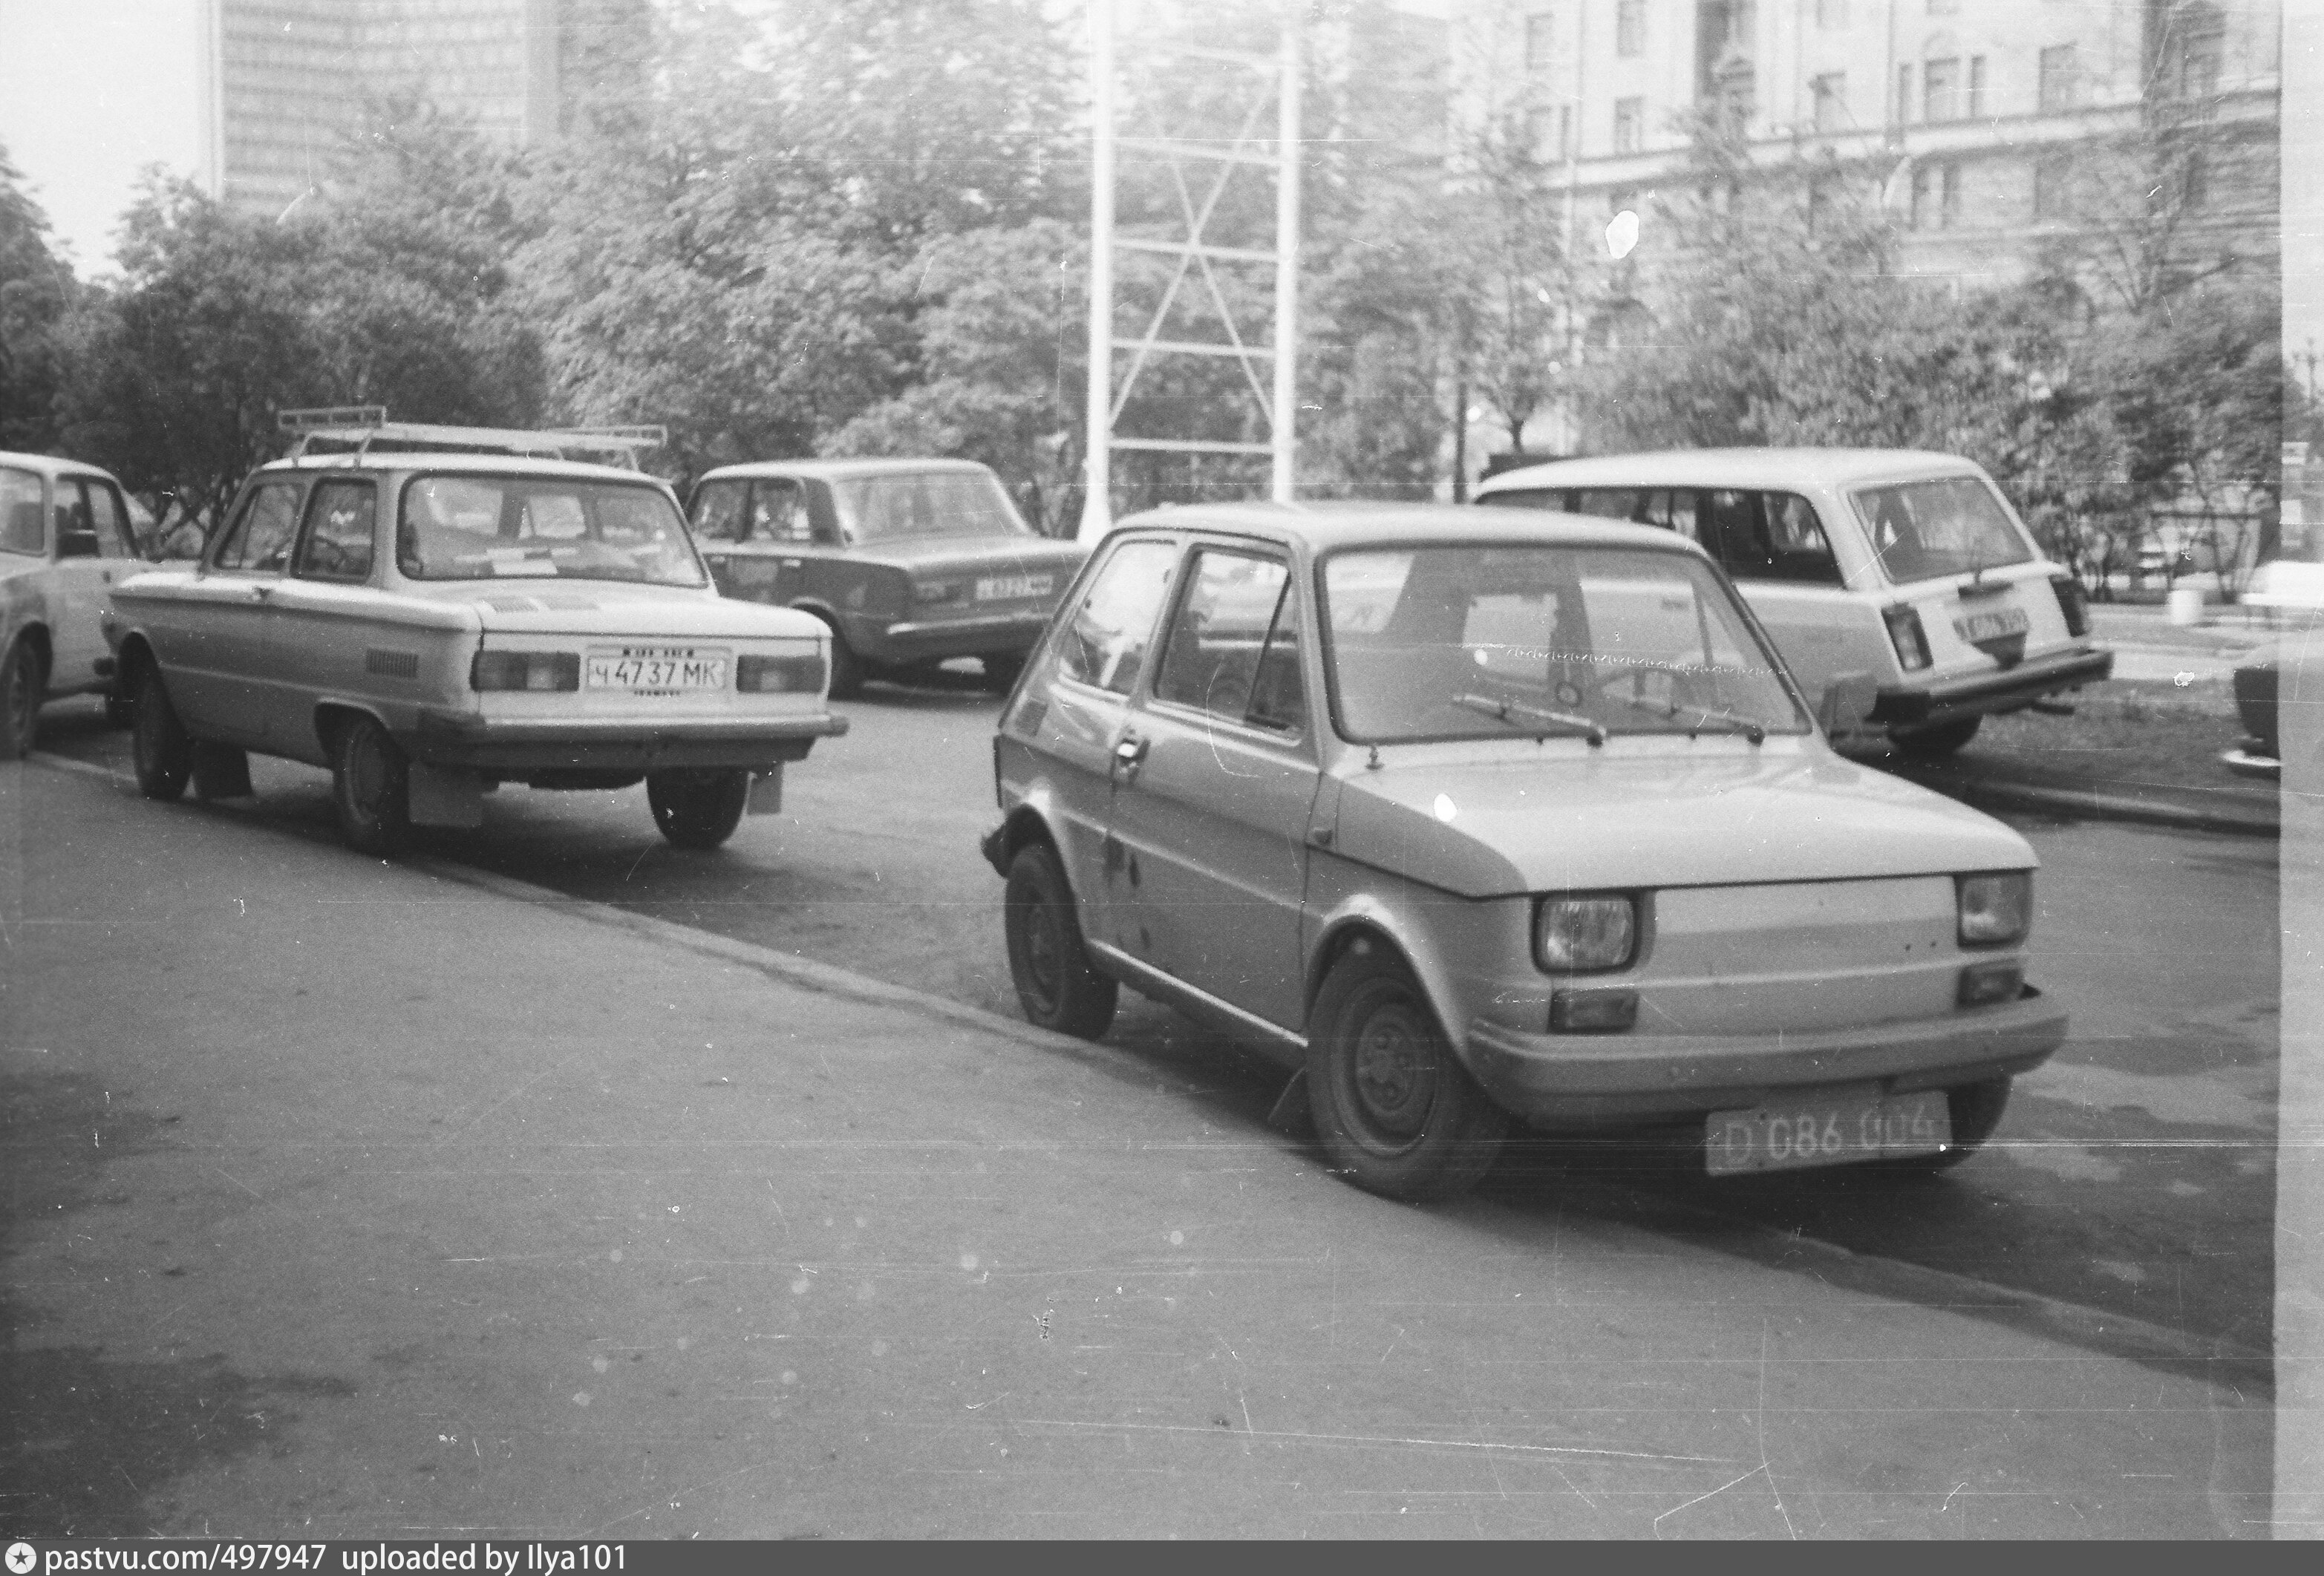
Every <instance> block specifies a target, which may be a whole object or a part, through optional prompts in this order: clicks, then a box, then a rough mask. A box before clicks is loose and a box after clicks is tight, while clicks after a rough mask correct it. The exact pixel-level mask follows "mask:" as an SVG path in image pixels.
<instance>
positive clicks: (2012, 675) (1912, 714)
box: [1869, 647, 2114, 727]
mask: <svg viewBox="0 0 2324 1576" xmlns="http://www.w3.org/2000/svg"><path fill="white" fill-rule="evenodd" d="M2113 672H2114V653H2113V652H2112V651H2109V650H2106V649H2105V648H2104V647H2098V648H2094V649H2085V650H2072V651H2061V652H2057V653H2055V654H2053V655H2052V656H2048V657H2040V658H2036V659H2033V661H2031V662H2020V663H2019V664H2018V665H2017V666H2016V667H2015V668H2002V669H2001V670H2000V671H1998V672H1994V673H1978V674H1972V675H1971V676H1970V677H1967V678H1951V679H1943V680H1939V681H1936V682H1933V683H1930V684H1926V685H1921V686H1911V687H1908V686H1902V685H1898V686H1891V687H1884V688H1883V689H1881V691H1880V692H1879V695H1878V696H1877V698H1876V699H1875V700H1874V702H1873V705H1872V711H1871V714H1870V718H1869V720H1870V721H1872V722H1875V723H1887V724H1889V725H1890V726H1892V727H1923V726H1926V725H1929V724H1932V723H1949V722H1954V721H1957V720H1959V719H1960V718H1962V717H1972V716H1984V715H1986V714H1988V713H1992V712H2007V711H2015V710H2017V709H2018V708H2019V707H2021V706H2024V705H2027V704H2028V703H2030V702H2033V701H2037V700H2040V699H2041V698H2042V697H2043V696H2045V695H2055V694H2057V693H2058V692H2059V691H2060V690H2061V689H2072V688H2074V687H2077V686H2080V685H2084V684H2095V683H2097V682H2098V680H2100V679H2102V678H2105V677H2107V676H2108V675H2110V674H2111V673H2113Z"/></svg>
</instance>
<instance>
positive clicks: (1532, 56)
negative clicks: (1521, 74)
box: [1525, 11, 1557, 71]
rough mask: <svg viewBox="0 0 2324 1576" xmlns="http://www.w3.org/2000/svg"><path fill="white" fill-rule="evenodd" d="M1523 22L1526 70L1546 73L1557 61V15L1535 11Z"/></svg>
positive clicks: (1552, 12) (1551, 12) (1550, 12)
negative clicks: (1524, 24)
mask: <svg viewBox="0 0 2324 1576" xmlns="http://www.w3.org/2000/svg"><path fill="white" fill-rule="evenodd" d="M1525 22H1526V29H1525V63H1526V70H1528V71H1546V70H1548V69H1549V68H1550V67H1551V66H1552V65H1553V64H1554V63H1555V61H1556V60H1557V13H1555V12H1554V11H1536V12H1535V13H1534V14H1532V15H1530V16H1528V17H1526V19H1525Z"/></svg>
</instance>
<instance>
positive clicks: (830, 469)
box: [702, 459, 992, 482]
mask: <svg viewBox="0 0 2324 1576" xmlns="http://www.w3.org/2000/svg"><path fill="white" fill-rule="evenodd" d="M929 471H957V472H963V473H971V474H974V475H988V476H989V475H991V474H992V468H991V466H990V465H979V464H978V463H977V462H976V461H974V460H947V459H925V460H912V459H842V460H752V461H750V462H748V463H747V464H744V465H720V466H719V467H718V468H717V469H716V470H712V471H705V472H703V473H702V480H704V481H705V482H708V481H724V480H730V479H732V478H734V477H737V476H807V477H811V478H813V479H815V480H816V481H823V482H847V481H853V480H855V479H857V478H859V477H862V476H904V475H924V474H926V473H927V472H929Z"/></svg>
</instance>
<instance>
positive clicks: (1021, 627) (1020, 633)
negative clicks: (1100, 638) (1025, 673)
mask: <svg viewBox="0 0 2324 1576" xmlns="http://www.w3.org/2000/svg"><path fill="white" fill-rule="evenodd" d="M1049 613H1050V610H1049V609H1047V608H1042V609H1040V610H1038V611H1037V612H1020V613H988V614H982V615H980V616H978V617H975V618H947V619H938V620H936V621H934V622H927V623H890V622H886V621H885V620H881V619H870V618H862V617H860V616H857V617H850V618H847V619H845V620H844V622H845V624H846V634H847V642H848V644H849V645H851V646H853V648H854V649H855V654H856V655H857V656H859V657H864V658H868V659H871V660H872V661H874V662H941V661H943V660H944V659H946V658H948V657H982V656H984V655H986V654H987V653H991V654H994V655H1001V654H1017V653H1021V652H1025V651H1029V650H1032V649H1033V644H1034V642H1035V641H1038V640H1039V639H1040V638H1041V631H1044V630H1046V629H1047V628H1048V627H1049Z"/></svg>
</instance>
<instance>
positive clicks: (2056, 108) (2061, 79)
mask: <svg viewBox="0 0 2324 1576" xmlns="http://www.w3.org/2000/svg"><path fill="white" fill-rule="evenodd" d="M2081 78H2082V66H2081V61H2080V58H2079V57H2078V55H2077V53H2076V51H2075V48H2074V46H2073V45H2072V44H2059V45H2057V46H2055V47H2054V48H2052V49H2046V50H2043V51H2042V86H2041V109H2042V113H2043V115H2062V114H2064V113H2065V112H2066V111H2067V110H2070V109H2071V108H2073V107H2074V101H2075V100H2076V99H2077V98H2078V97H2080V92H2081Z"/></svg>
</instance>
